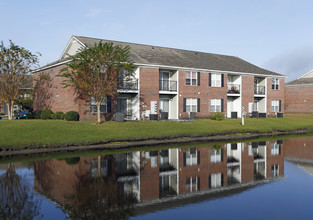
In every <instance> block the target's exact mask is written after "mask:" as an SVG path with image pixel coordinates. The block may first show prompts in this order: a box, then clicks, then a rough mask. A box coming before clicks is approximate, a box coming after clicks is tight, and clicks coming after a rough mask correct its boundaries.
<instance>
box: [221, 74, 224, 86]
mask: <svg viewBox="0 0 313 220" xmlns="http://www.w3.org/2000/svg"><path fill="white" fill-rule="evenodd" d="M221 78H222V79H221V82H222V83H221V84H222V87H224V74H222V75H221Z"/></svg>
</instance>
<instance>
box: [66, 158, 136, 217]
mask: <svg viewBox="0 0 313 220" xmlns="http://www.w3.org/2000/svg"><path fill="white" fill-rule="evenodd" d="M97 161H98V167H97V175H96V176H95V177H92V175H90V173H87V174H85V175H82V176H79V175H78V174H77V173H76V177H77V181H76V184H75V191H74V193H73V194H72V195H69V196H68V197H67V201H68V202H66V205H65V207H64V208H65V209H66V211H67V214H68V216H69V217H70V218H71V219H128V217H129V216H131V215H132V214H133V205H132V204H134V203H136V202H137V199H136V198H135V197H134V196H127V197H123V196H121V195H119V190H118V182H117V177H116V176H115V172H112V176H110V177H107V176H103V175H102V174H101V171H100V169H101V165H100V164H101V156H98V159H97Z"/></svg>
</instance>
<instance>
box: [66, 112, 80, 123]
mask: <svg viewBox="0 0 313 220" xmlns="http://www.w3.org/2000/svg"><path fill="white" fill-rule="evenodd" d="M64 118H65V120H66V121H79V114H78V112H76V111H69V112H66V113H65V115H64Z"/></svg>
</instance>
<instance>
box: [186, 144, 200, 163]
mask: <svg viewBox="0 0 313 220" xmlns="http://www.w3.org/2000/svg"><path fill="white" fill-rule="evenodd" d="M184 157H185V158H184V160H185V161H184V163H185V165H186V166H195V165H197V164H198V155H197V151H196V149H195V148H190V150H189V151H187V152H185V153H184Z"/></svg>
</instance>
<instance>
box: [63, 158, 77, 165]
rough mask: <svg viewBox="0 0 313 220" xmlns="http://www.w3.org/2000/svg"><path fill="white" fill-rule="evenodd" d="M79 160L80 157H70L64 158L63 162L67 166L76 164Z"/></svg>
mask: <svg viewBox="0 0 313 220" xmlns="http://www.w3.org/2000/svg"><path fill="white" fill-rule="evenodd" d="M79 160H80V157H71V158H66V159H65V162H66V164H68V165H75V164H78V163H79Z"/></svg>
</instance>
